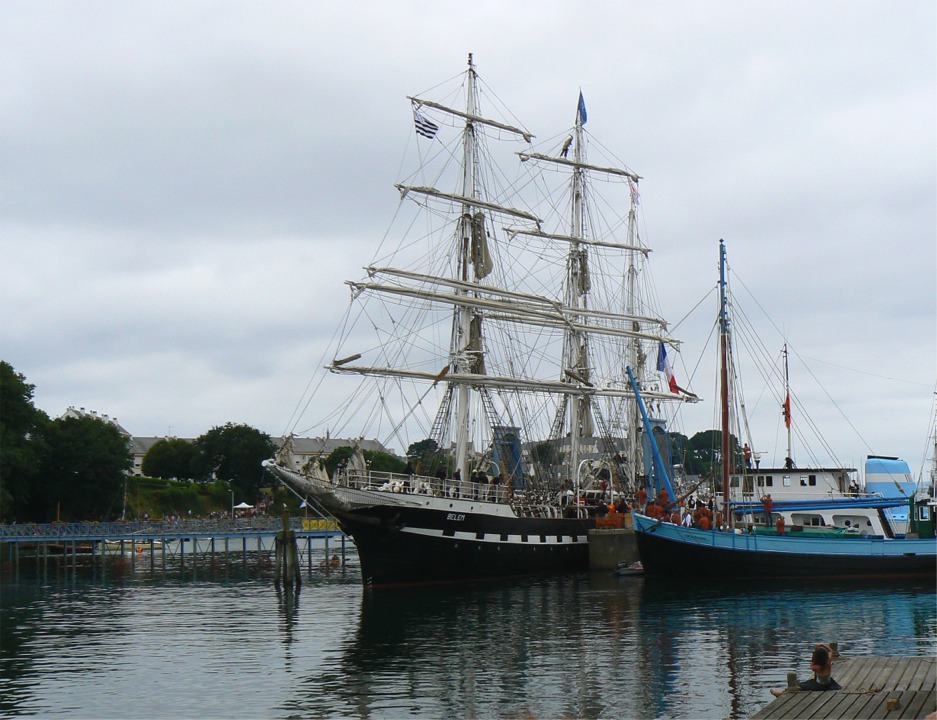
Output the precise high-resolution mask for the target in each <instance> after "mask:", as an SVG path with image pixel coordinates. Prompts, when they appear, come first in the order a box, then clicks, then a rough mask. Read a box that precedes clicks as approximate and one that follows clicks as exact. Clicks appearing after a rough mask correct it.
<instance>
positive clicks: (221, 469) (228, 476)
mask: <svg viewBox="0 0 937 720" xmlns="http://www.w3.org/2000/svg"><path fill="white" fill-rule="evenodd" d="M195 446H196V447H197V448H198V450H199V451H200V452H201V455H202V463H203V465H202V469H201V477H202V478H205V479H207V478H209V477H211V476H214V477H215V478H217V479H219V480H225V481H227V482H229V483H230V485H231V488H232V489H233V490H235V491H236V492H239V493H240V494H241V495H242V497H243V498H244V499H247V500H250V501H253V500H254V499H256V497H257V495H258V493H259V491H260V487H261V485H262V484H263V473H264V471H263V467H262V465H261V463H262V462H263V461H264V460H267V459H269V458H271V457H273V455H274V453H275V452H276V445H274V443H273V441H272V440H271V439H270V436H269V435H267V434H266V433H262V432H260V430H256V429H254V428H252V427H250V426H248V425H235V424H234V423H230V422H229V423H226V424H224V425H222V426H219V427H213V428H212V429H211V430H209V431H208V432H207V433H205V434H204V435H200V436H199V437H198V438H196V439H195Z"/></svg>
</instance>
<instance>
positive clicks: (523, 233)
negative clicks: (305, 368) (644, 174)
mask: <svg viewBox="0 0 937 720" xmlns="http://www.w3.org/2000/svg"><path fill="white" fill-rule="evenodd" d="M457 94H458V95H459V96H460V97H463V98H464V104H462V105H458V106H456V104H457V103H455V102H453V100H452V98H453V97H454V96H455V95H456V93H453V94H452V95H450V96H449V99H448V101H446V100H443V101H437V100H435V99H434V100H430V99H427V98H424V97H410V98H408V99H409V100H410V102H411V104H412V109H413V114H414V127H415V130H416V137H415V145H416V148H415V149H416V150H417V151H418V153H419V155H420V161H421V162H420V167H419V169H418V170H417V172H416V173H414V175H413V176H411V178H410V179H409V180H408V181H407V182H401V183H400V184H398V185H396V188H397V190H398V191H399V193H400V207H399V209H398V217H397V220H398V222H399V224H400V225H403V226H404V227H405V229H406V232H404V233H401V234H400V236H401V240H400V242H399V244H398V245H397V246H396V247H394V248H389V247H385V246H383V244H382V247H381V248H380V249H379V250H378V253H377V255H376V259H375V260H373V261H372V263H371V264H370V265H368V266H367V267H366V268H365V271H366V276H365V277H364V278H363V279H360V280H356V281H353V282H349V283H348V285H349V286H350V288H351V306H350V308H349V312H348V314H347V315H346V317H345V318H344V319H343V321H342V324H341V327H342V330H341V334H340V337H339V340H338V341H337V343H336V344H335V346H334V347H333V354H332V355H331V357H332V358H333V359H332V360H331V362H329V363H328V364H327V365H326V369H327V370H328V371H330V372H331V373H334V374H336V375H339V376H345V377H347V376H352V377H355V376H357V378H358V379H359V380H360V383H358V382H356V383H355V390H354V392H353V393H352V395H351V397H349V398H348V399H347V400H345V401H344V402H342V403H340V405H339V406H338V407H333V406H329V407H321V406H319V405H318V403H321V402H322V401H321V400H316V399H306V400H304V401H303V402H302V403H301V406H305V407H310V408H314V409H317V410H319V411H322V412H323V413H326V414H327V418H326V422H328V423H329V424H330V427H331V429H332V431H333V432H335V431H340V428H341V427H342V426H343V424H345V425H350V424H351V423H352V422H355V423H357V425H356V434H355V437H362V438H363V437H365V434H373V435H382V436H383V437H384V438H386V441H385V444H388V445H390V444H393V443H400V444H402V445H403V446H404V447H408V444H409V446H410V447H413V443H414V442H418V443H422V444H423V446H424V447H426V446H429V447H431V448H432V449H433V452H432V453H429V454H428V455H426V454H424V456H423V458H422V464H420V463H418V464H416V466H415V467H413V466H408V468H407V471H406V472H404V473H391V472H379V471H377V470H375V469H373V468H372V467H370V466H369V465H368V463H367V461H366V460H365V457H364V455H363V453H361V452H360V450H356V451H355V452H354V454H353V455H352V456H351V458H350V459H349V462H348V464H347V467H340V468H338V469H336V470H335V471H334V472H332V473H331V474H330V473H329V472H328V471H327V469H326V468H325V467H324V466H323V465H322V463H321V462H319V461H316V460H314V461H312V462H309V463H307V464H306V465H305V466H303V467H300V466H299V463H298V462H297V461H296V459H295V458H294V457H293V456H292V455H291V453H290V447H289V443H288V442H287V443H285V444H284V447H283V448H282V451H281V452H280V454H279V455H278V457H277V458H275V459H273V460H270V461H267V462H266V463H265V466H266V467H267V469H268V470H270V471H271V472H272V473H274V474H275V475H276V476H277V477H279V478H281V479H282V480H283V481H284V482H285V483H287V484H288V485H289V486H291V487H292V488H294V489H295V490H296V491H297V492H298V493H300V494H302V495H304V496H306V497H307V498H309V499H310V501H311V502H314V503H318V504H319V505H321V506H322V508H324V509H325V510H326V511H327V512H329V513H330V514H332V515H334V516H335V518H336V519H337V520H338V522H339V524H340V526H341V528H342V529H343V530H344V531H345V532H346V533H347V534H349V535H350V536H351V537H352V538H353V540H354V542H355V545H356V546H357V550H358V555H359V557H360V561H361V568H362V579H363V582H364V583H365V584H366V585H387V584H398V583H417V582H446V581H460V580H472V579H482V578H496V577H505V576H514V575H522V574H529V573H537V572H551V571H578V570H584V569H586V568H587V567H588V544H587V543H588V532H589V530H590V529H591V528H593V527H595V523H596V519H595V515H596V512H598V514H600V515H601V514H602V512H603V511H604V510H605V508H606V507H607V505H608V504H609V503H614V502H615V501H616V500H617V499H618V498H619V497H621V496H623V495H624V494H627V493H630V492H631V491H633V490H634V488H635V487H636V485H637V484H638V483H639V482H643V476H644V474H645V472H646V469H645V466H644V454H643V452H642V439H641V433H640V431H639V430H638V429H637V427H636V423H637V418H638V412H637V407H636V405H635V402H634V400H635V398H634V393H633V391H632V389H631V386H630V384H629V382H628V379H627V377H626V374H625V367H626V365H631V366H632V367H634V368H635V369H636V372H637V373H638V379H637V382H638V384H639V387H640V388H641V389H642V391H643V392H644V394H645V396H646V397H647V398H649V401H651V402H654V403H663V402H664V401H673V400H683V399H687V398H688V397H690V396H688V395H686V394H685V393H684V392H683V391H680V390H679V389H677V390H676V391H674V390H671V388H670V386H669V385H668V384H667V383H666V382H663V381H662V380H661V378H660V376H659V375H658V374H657V372H656V371H655V365H653V364H650V365H649V362H650V363H654V362H656V361H657V360H658V358H659V357H660V358H663V357H666V353H667V348H670V351H671V352H674V351H675V350H676V349H677V348H678V341H676V340H675V339H673V338H671V337H669V335H668V334H667V323H666V322H665V321H664V320H663V319H662V318H661V317H660V314H659V313H658V312H656V310H655V309H654V306H653V305H651V304H649V302H650V301H648V300H647V299H643V298H648V297H651V298H653V297H654V295H653V294H652V293H646V292H643V291H642V290H643V287H644V286H645V285H646V284H647V283H649V282H650V279H649V276H648V273H647V258H648V254H649V252H650V249H649V248H648V247H647V246H646V245H645V244H644V243H643V242H642V240H641V237H640V232H639V226H638V217H639V215H638V208H639V194H638V183H639V180H640V178H639V176H638V175H637V174H635V173H634V172H632V171H631V170H630V169H628V168H626V167H623V166H617V165H614V164H593V163H590V162H589V160H588V159H587V145H588V143H589V140H590V137H591V136H590V135H589V134H588V133H587V132H586V130H585V127H584V126H585V123H586V120H587V115H586V108H585V102H584V100H583V97H582V94H581V93H580V96H579V101H578V105H577V109H576V120H575V124H574V126H573V127H572V129H571V131H570V132H569V133H568V134H567V133H563V134H561V135H559V136H557V137H556V139H555V140H553V141H545V142H544V143H543V144H542V147H541V146H535V145H534V144H533V135H532V134H531V133H530V132H529V131H528V130H526V129H525V128H523V127H522V126H521V125H520V124H519V123H518V122H517V121H514V120H512V119H510V118H511V116H510V115H509V114H508V113H507V112H506V111H504V112H503V113H502V117H501V119H494V118H493V117H490V116H489V115H487V114H483V112H485V111H488V110H489V108H483V107H482V104H483V98H484V99H491V100H492V103H491V104H492V106H498V105H499V103H497V102H496V101H494V96H493V95H492V94H490V93H488V92H487V86H486V85H485V84H484V83H483V82H482V81H481V79H480V78H479V76H478V75H477V73H476V70H475V66H474V64H473V61H472V56H471V55H469V59H468V68H467V71H466V73H465V74H464V76H463V77H462V79H461V82H460V83H459V87H458V92H457ZM450 136H451V137H450ZM505 144H506V145H507V148H508V152H506V153H505V152H503V150H502V149H501V147H500V146H504V145H505ZM518 145H520V146H521V147H522V149H521V150H520V151H519V152H518V151H517V149H518ZM499 153H500V155H499ZM505 156H506V157H507V159H508V160H509V162H507V163H506V164H505V163H504V162H501V163H500V164H499V162H498V160H499V159H500V160H503V159H504V157H505ZM505 168H510V169H505ZM597 179H600V180H601V181H602V185H603V187H604V189H606V190H609V191H611V192H612V193H613V194H615V193H617V194H618V199H616V200H600V199H599V198H598V197H597V196H596V194H595V193H594V184H595V181H596V180H597ZM538 208H546V210H542V211H541V210H538ZM411 213H412V214H411ZM391 236H395V234H394V233H393V231H392V232H390V233H389V234H388V236H387V237H391ZM368 333H370V334H371V335H372V338H368V337H366V334H368ZM373 336H376V338H375V337H373ZM662 367H663V366H662ZM668 367H669V365H668ZM298 422H299V421H298V420H297V421H296V424H294V429H295V427H296V425H298Z"/></svg>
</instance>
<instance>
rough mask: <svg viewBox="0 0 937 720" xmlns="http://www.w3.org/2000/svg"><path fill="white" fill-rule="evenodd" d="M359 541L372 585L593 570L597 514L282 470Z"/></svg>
mask: <svg viewBox="0 0 937 720" xmlns="http://www.w3.org/2000/svg"><path fill="white" fill-rule="evenodd" d="M274 472H275V473H276V474H277V475H279V476H280V477H281V478H282V479H283V480H285V481H286V482H288V483H289V484H291V485H293V486H294V487H295V488H296V489H297V490H299V491H300V492H304V493H307V494H310V495H312V496H314V497H315V498H316V499H317V500H318V501H319V503H320V504H321V505H322V506H323V507H324V508H325V509H326V510H328V511H329V512H330V513H332V514H333V515H334V516H335V518H336V520H337V521H338V523H339V526H340V527H341V529H342V531H343V532H344V533H345V534H347V535H349V536H350V537H351V538H352V540H353V541H354V543H355V547H356V548H357V551H358V557H359V559H360V561H361V575H362V581H363V582H364V584H365V585H368V586H384V585H403V584H418V583H419V584H423V583H443V582H466V581H474V580H486V579H495V578H505V577H516V576H522V575H531V574H540V573H555V572H581V571H585V570H588V568H589V545H588V533H589V530H590V529H592V528H594V527H595V520H594V518H578V517H572V518H569V517H521V516H518V515H516V514H515V513H514V511H513V510H512V509H511V506H510V505H509V504H507V503H493V502H483V501H479V500H471V499H459V498H448V497H438V496H433V495H422V494H416V493H413V494H410V493H392V492H383V491H378V490H373V489H372V490H368V489H358V488H345V487H341V486H336V485H333V484H331V483H323V482H321V481H317V480H315V479H312V478H309V477H306V476H300V475H298V474H296V473H293V472H290V471H288V470H284V469H283V468H277V469H276V470H274Z"/></svg>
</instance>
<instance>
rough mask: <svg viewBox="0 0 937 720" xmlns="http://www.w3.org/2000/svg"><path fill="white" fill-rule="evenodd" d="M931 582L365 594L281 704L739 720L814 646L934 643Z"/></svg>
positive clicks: (600, 578) (604, 583)
mask: <svg viewBox="0 0 937 720" xmlns="http://www.w3.org/2000/svg"><path fill="white" fill-rule="evenodd" d="M935 638H937V624H935V609H934V591H933V589H932V588H927V587H924V586H915V585H908V584H896V585H893V586H891V585H889V586H882V585H881V584H879V585H876V586H872V587H869V586H862V585H858V586H857V585H823V586H820V587H816V586H809V585H803V586H798V585H792V584H790V583H785V584H778V585H773V586H772V585H770V584H767V585H766V584H761V585H759V586H758V587H748V586H744V585H740V586H735V587H732V586H725V585H721V586H718V587H711V588H707V587H699V586H690V585H686V584H682V583H662V582H652V581H646V580H643V579H636V578H615V577H613V576H609V575H592V576H577V577H565V578H550V579H540V580H528V581H522V582H516V583H511V584H507V585H499V586H497V587H486V586H479V587H472V588H459V589H458V590H454V589H453V588H424V589H414V590H400V591H388V592H366V593H363V594H362V597H361V601H360V609H359V613H358V621H357V627H355V628H354V629H353V634H352V635H351V636H350V637H349V639H348V640H347V641H346V642H344V643H343V645H342V646H341V648H340V655H339V660H338V662H337V664H336V665H335V666H334V667H327V668H322V669H321V670H317V671H316V672H313V673H311V674H309V675H307V676H306V677H305V678H304V680H303V681H302V683H301V684H300V685H299V687H298V688H297V693H296V697H295V698H294V699H293V700H292V701H291V702H290V703H289V705H288V707H289V708H292V709H294V710H301V711H303V712H305V713H312V715H314V716H318V715H321V716H326V715H330V714H342V715H352V716H355V717H362V718H370V717H388V716H399V715H404V714H406V715H416V716H423V717H456V716H458V717H582V718H600V717H610V716H615V717H625V718H639V717H640V718H646V717H733V718H736V717H746V716H748V715H751V714H752V713H754V712H755V711H756V710H757V709H758V708H760V707H761V706H762V705H764V704H766V703H767V702H769V701H770V699H771V698H770V695H769V693H768V689H769V688H770V687H778V686H781V687H783V686H784V684H785V681H786V673H787V672H788V671H790V670H798V671H800V672H801V673H802V674H806V667H805V663H806V659H805V658H806V656H807V654H808V651H809V648H810V646H811V645H812V643H813V642H816V641H818V640H827V641H837V642H839V644H840V649H841V651H842V652H843V653H844V654H853V655H862V654H872V653H879V654H886V653H887V654H901V655H926V654H930V653H933V652H934V650H935V648H937V641H935Z"/></svg>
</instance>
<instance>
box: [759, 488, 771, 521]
mask: <svg viewBox="0 0 937 720" xmlns="http://www.w3.org/2000/svg"><path fill="white" fill-rule="evenodd" d="M761 503H762V504H763V505H764V506H765V527H768V525H770V524H771V510H772V509H773V508H774V500H772V499H771V493H768V494H767V495H765V496H763V497H762V498H761Z"/></svg>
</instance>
